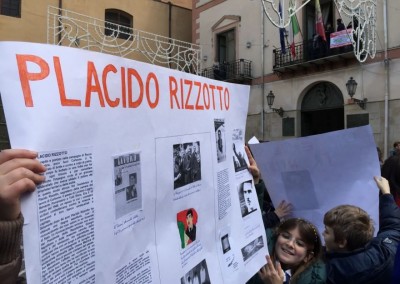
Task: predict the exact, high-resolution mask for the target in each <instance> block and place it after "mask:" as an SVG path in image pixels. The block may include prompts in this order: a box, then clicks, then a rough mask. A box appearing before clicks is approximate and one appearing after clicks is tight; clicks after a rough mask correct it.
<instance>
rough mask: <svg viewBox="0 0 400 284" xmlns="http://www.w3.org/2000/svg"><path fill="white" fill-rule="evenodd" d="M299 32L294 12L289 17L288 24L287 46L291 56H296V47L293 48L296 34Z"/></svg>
mask: <svg viewBox="0 0 400 284" xmlns="http://www.w3.org/2000/svg"><path fill="white" fill-rule="evenodd" d="M299 33H300V27H299V22H298V21H297V17H296V14H294V15H293V16H291V17H290V25H289V47H290V53H291V54H292V57H293V58H294V57H296V48H295V39H296V37H297V35H298V34H299Z"/></svg>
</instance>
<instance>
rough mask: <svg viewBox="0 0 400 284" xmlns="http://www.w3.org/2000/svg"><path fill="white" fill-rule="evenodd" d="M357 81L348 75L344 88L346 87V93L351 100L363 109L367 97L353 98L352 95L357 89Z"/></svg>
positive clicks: (365, 105)
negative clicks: (361, 98)
mask: <svg viewBox="0 0 400 284" xmlns="http://www.w3.org/2000/svg"><path fill="white" fill-rule="evenodd" d="M357 85H358V84H357V82H356V80H354V79H353V77H350V79H349V80H348V81H347V83H346V88H347V93H348V94H349V96H350V98H351V100H352V101H353V102H355V103H356V104H358V105H359V106H360V108H362V109H365V108H366V107H367V101H368V100H367V99H366V98H365V99H363V100H359V99H354V98H353V96H354V94H355V93H356V90H357Z"/></svg>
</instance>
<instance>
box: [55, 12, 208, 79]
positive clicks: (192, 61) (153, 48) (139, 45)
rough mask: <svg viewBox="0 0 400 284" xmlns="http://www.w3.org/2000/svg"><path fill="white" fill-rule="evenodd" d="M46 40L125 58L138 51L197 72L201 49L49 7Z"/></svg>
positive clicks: (151, 60)
mask: <svg viewBox="0 0 400 284" xmlns="http://www.w3.org/2000/svg"><path fill="white" fill-rule="evenodd" d="M47 43H50V44H57V45H64V46H71V47H78V48H82V49H87V50H92V51H98V52H103V53H109V54H114V55H117V56H121V57H127V56H130V55H131V54H137V55H138V56H139V57H140V59H143V60H144V61H147V62H149V63H152V64H157V65H161V66H164V67H169V68H171V69H177V70H179V71H184V72H189V73H195V74H199V73H200V70H201V67H200V65H201V61H200V58H201V48H200V46H199V45H196V44H192V43H190V42H185V41H180V40H177V39H174V38H168V37H164V36H161V35H157V34H152V33H148V32H144V31H141V30H137V29H133V28H129V27H125V26H121V25H117V24H114V23H111V22H106V21H103V20H100V19H96V18H92V17H89V16H86V15H83V14H79V13H75V12H72V11H69V10H65V9H59V8H57V7H53V6H49V7H48V11H47Z"/></svg>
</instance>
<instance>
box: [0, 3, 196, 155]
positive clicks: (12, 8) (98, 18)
mask: <svg viewBox="0 0 400 284" xmlns="http://www.w3.org/2000/svg"><path fill="white" fill-rule="evenodd" d="M191 6H192V1H191V0H169V1H167V0H136V1H112V0H68V1H62V0H35V1H30V0H0V40H1V41H24V42H35V43H50V44H57V45H63V46H71V47H76V48H85V49H89V50H93V51H101V52H107V53H110V54H114V55H116V56H123V57H126V58H130V59H135V60H140V61H144V62H151V63H153V64H157V65H161V66H165V67H170V68H174V67H177V66H176V65H177V64H181V63H182V62H183V64H184V61H185V60H182V62H175V66H173V64H171V62H172V60H170V58H173V57H174V56H175V57H179V56H176V53H173V52H174V51H173V50H174V49H171V48H169V46H170V45H173V46H175V47H177V49H179V50H182V49H183V50H185V49H193V46H192V44H191V41H192V28H191V23H192V11H191ZM136 35H139V36H136ZM135 36H136V37H135ZM137 38H143V40H144V39H147V41H146V44H143V45H142V46H146V47H147V48H148V49H147V50H144V49H143V48H142V49H140V48H139V50H137V48H135V46H138V45H139V44H137V45H136V42H137ZM104 42H105V43H106V44H105V45H104V44H103V45H98V43H104ZM140 43H142V42H140ZM160 46H161V47H165V48H159V47H160ZM160 49H161V50H162V49H164V50H168V52H170V54H167V56H165V54H157V51H156V50H160ZM171 50H172V51H171ZM193 50H195V48H194V49H193ZM137 51H139V52H137ZM195 52H196V51H195ZM174 69H177V68H174ZM180 70H185V71H191V70H190V68H189V67H188V66H182V68H181V69H180ZM0 113H1V117H0V149H5V148H9V147H10V144H9V139H8V134H7V127H6V124H5V118H4V114H3V113H2V111H1V112H0Z"/></svg>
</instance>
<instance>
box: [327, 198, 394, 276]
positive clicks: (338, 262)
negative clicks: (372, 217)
mask: <svg viewBox="0 0 400 284" xmlns="http://www.w3.org/2000/svg"><path fill="white" fill-rule="evenodd" d="M379 216H380V220H379V224H380V226H379V232H378V234H377V236H376V237H375V238H373V239H372V241H371V242H369V243H368V244H367V245H366V246H365V247H363V248H360V249H357V250H354V251H351V252H344V253H327V254H326V260H327V263H326V265H327V266H326V269H327V273H328V279H327V283H332V284H333V283H335V284H339V283H340V284H346V283H351V284H358V283H360V284H375V283H376V284H380V283H391V277H392V272H393V262H394V257H395V254H396V249H397V246H398V244H399V242H400V208H398V207H397V205H396V203H395V202H394V199H393V196H392V195H390V194H384V195H381V196H380V199H379Z"/></svg>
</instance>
